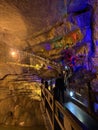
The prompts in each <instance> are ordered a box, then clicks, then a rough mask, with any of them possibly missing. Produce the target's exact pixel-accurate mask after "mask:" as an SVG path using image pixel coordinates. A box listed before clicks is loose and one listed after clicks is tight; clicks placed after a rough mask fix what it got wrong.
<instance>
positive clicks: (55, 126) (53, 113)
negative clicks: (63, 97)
mask: <svg viewBox="0 0 98 130" xmlns="http://www.w3.org/2000/svg"><path fill="white" fill-rule="evenodd" d="M41 94H42V105H43V108H44V109H45V111H46V113H47V116H48V119H49V122H50V124H51V127H52V130H82V127H81V125H80V123H79V122H78V121H77V120H75V119H74V117H73V116H72V114H71V113H69V112H68V110H65V108H64V107H63V106H62V105H61V104H60V103H59V102H58V101H56V100H54V96H53V94H52V93H51V92H50V91H48V89H46V88H44V86H42V88H41Z"/></svg>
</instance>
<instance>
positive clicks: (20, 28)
mask: <svg viewBox="0 0 98 130" xmlns="http://www.w3.org/2000/svg"><path fill="white" fill-rule="evenodd" d="M76 1H78V3H77V4H76V6H75V4H74V2H73V1H69V2H70V6H71V8H70V9H69V10H68V11H69V13H71V12H75V11H77V10H79V9H80V10H81V9H84V8H85V7H86V5H87V3H86V2H85V0H82V2H83V1H84V6H82V3H81V2H80V1H79V0H76ZM68 4H69V3H67V5H68ZM78 4H80V5H81V8H79V7H78ZM74 6H75V7H78V8H77V10H75V9H76V8H75V7H74ZM66 11H67V8H66V0H0V76H2V74H3V75H5V74H6V73H17V72H21V70H23V69H21V68H23V66H21V67H19V64H18V66H17V67H15V64H13V65H12V64H11V62H12V59H11V56H10V52H11V51H12V50H16V51H17V52H19V53H20V52H21V53H20V54H21V55H19V56H18V57H19V58H21V59H22V62H23V60H24V59H25V58H23V57H25V56H26V55H27V53H29V54H31V53H32V54H34V55H36V56H40V57H43V58H45V59H49V60H53V61H54V60H55V61H58V60H59V61H60V60H61V59H62V57H63V50H64V49H65V46H66V45H67V44H68V43H72V44H70V47H73V46H74V45H75V44H76V43H77V42H79V41H80V40H81V39H82V38H83V35H82V33H81V31H80V29H79V26H77V24H75V21H74V22H71V23H70V22H69V21H68V20H66V17H67V14H66ZM73 25H74V26H73ZM77 37H78V39H77ZM22 52H23V54H22ZM24 53H25V54H24ZM14 58H15V57H14ZM36 58H37V57H36ZM9 59H11V60H9ZM27 59H28V56H26V62H27V64H28V60H27ZM31 59H32V58H31ZM33 59H34V57H33ZM33 59H32V60H33ZM15 60H16V61H18V60H19V59H17V58H16V59H14V61H15ZM6 61H10V64H8V63H7V62H6ZM5 62H6V64H5ZM38 62H39V61H38ZM43 62H45V61H43ZM23 63H24V62H23ZM35 64H36V63H35ZM3 68H6V69H3Z"/></svg>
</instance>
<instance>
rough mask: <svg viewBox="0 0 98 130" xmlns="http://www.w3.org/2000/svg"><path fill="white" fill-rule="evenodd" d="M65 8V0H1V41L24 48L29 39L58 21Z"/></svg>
mask: <svg viewBox="0 0 98 130" xmlns="http://www.w3.org/2000/svg"><path fill="white" fill-rule="evenodd" d="M63 10H64V2H63V0H61V1H58V0H53V1H51V0H0V41H2V42H4V43H7V44H8V45H9V46H14V47H15V46H16V47H20V48H21V47H22V48H24V47H25V46H28V44H27V43H26V40H27V39H29V38H31V37H33V35H34V34H36V33H38V32H39V31H42V30H45V29H46V28H47V26H49V25H53V24H54V23H55V22H56V21H58V20H59V19H60V16H61V15H62V11H63ZM33 44H34V43H33Z"/></svg>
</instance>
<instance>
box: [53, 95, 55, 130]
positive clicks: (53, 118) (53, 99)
mask: <svg viewBox="0 0 98 130" xmlns="http://www.w3.org/2000/svg"><path fill="white" fill-rule="evenodd" d="M52 121H53V127H52V128H53V130H55V99H54V93H53V113H52Z"/></svg>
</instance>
